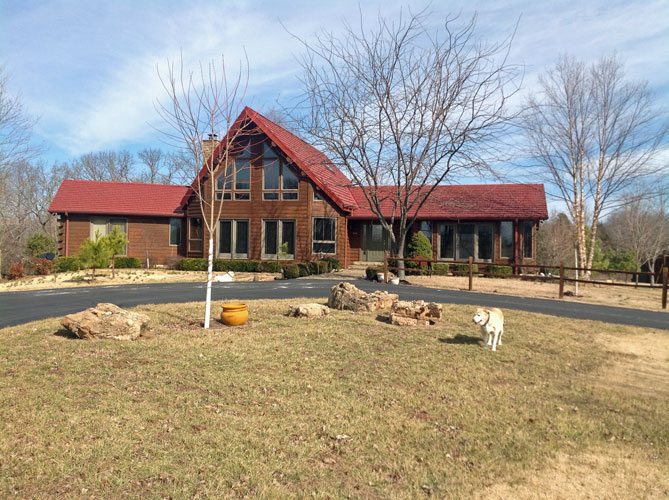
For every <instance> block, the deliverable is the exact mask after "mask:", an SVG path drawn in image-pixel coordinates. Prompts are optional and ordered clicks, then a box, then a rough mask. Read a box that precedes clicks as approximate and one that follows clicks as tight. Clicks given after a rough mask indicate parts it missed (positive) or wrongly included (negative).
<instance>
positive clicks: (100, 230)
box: [89, 218, 107, 240]
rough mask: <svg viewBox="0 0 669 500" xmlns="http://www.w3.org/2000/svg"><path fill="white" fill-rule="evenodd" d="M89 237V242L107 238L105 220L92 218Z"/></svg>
mask: <svg viewBox="0 0 669 500" xmlns="http://www.w3.org/2000/svg"><path fill="white" fill-rule="evenodd" d="M89 236H90V238H91V240H95V239H97V238H98V236H107V219H99V218H92V219H91V228H90V234H89Z"/></svg>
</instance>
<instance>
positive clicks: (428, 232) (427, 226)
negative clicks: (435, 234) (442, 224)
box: [420, 220, 432, 243]
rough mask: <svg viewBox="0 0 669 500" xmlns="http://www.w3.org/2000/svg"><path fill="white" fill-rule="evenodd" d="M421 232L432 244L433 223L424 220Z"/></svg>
mask: <svg viewBox="0 0 669 500" xmlns="http://www.w3.org/2000/svg"><path fill="white" fill-rule="evenodd" d="M420 232H421V233H423V234H424V235H425V237H426V238H427V239H428V240H430V243H432V221H429V220H424V221H421V222H420Z"/></svg>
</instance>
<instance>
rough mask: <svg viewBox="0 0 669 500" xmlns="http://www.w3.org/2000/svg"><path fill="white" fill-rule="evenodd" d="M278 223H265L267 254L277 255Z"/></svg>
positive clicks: (270, 221)
mask: <svg viewBox="0 0 669 500" xmlns="http://www.w3.org/2000/svg"><path fill="white" fill-rule="evenodd" d="M278 237H279V234H278V222H277V221H275V220H266V221H265V254H267V255H275V254H276V253H277V247H278V245H277V242H278Z"/></svg>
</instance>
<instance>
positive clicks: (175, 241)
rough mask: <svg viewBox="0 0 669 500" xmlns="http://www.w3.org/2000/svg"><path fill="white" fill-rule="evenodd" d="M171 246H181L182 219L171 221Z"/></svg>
mask: <svg viewBox="0 0 669 500" xmlns="http://www.w3.org/2000/svg"><path fill="white" fill-rule="evenodd" d="M170 245H175V246H179V245H181V219H170Z"/></svg>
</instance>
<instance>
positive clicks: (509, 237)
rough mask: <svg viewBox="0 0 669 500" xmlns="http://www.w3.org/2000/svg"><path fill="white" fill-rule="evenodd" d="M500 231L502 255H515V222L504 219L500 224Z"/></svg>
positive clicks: (507, 256)
mask: <svg viewBox="0 0 669 500" xmlns="http://www.w3.org/2000/svg"><path fill="white" fill-rule="evenodd" d="M499 232H500V240H501V241H500V247H501V248H500V257H502V258H505V259H508V258H511V257H513V222H511V221H503V222H501V223H500V225H499Z"/></svg>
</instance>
